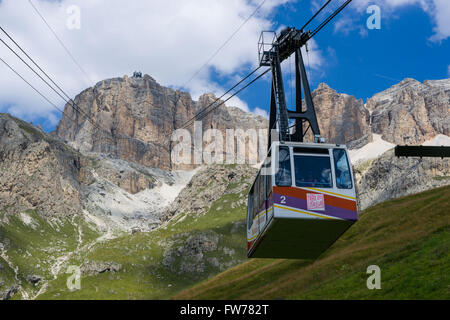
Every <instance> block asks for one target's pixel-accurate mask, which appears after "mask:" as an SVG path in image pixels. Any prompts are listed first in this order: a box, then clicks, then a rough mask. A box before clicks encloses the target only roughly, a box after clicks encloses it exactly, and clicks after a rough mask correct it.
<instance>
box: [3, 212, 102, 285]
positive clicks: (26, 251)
mask: <svg viewBox="0 0 450 320" xmlns="http://www.w3.org/2000/svg"><path fill="white" fill-rule="evenodd" d="M22 214H23V215H25V216H28V217H29V218H30V219H31V221H32V222H31V224H26V223H25V222H24V221H23V220H22V219H21V218H20V215H19V214H15V215H12V216H9V217H8V220H9V223H7V224H6V223H5V224H0V242H2V243H3V244H6V255H7V256H8V260H9V261H10V262H11V263H12V264H13V265H14V266H18V280H19V282H20V283H21V285H22V287H23V288H24V289H25V290H26V291H27V292H30V293H31V294H33V293H35V292H36V291H37V290H38V289H39V287H40V284H38V285H37V286H33V285H32V284H31V283H29V282H27V280H26V278H27V276H30V275H39V276H41V277H42V278H43V279H44V280H50V279H53V275H52V273H51V271H50V268H51V266H52V264H53V263H54V262H55V258H57V257H60V256H63V255H64V254H66V253H68V252H72V251H74V250H75V249H77V246H78V245H79V242H78V241H79V233H78V229H77V228H76V227H75V226H74V223H76V224H77V225H80V229H81V230H82V233H83V237H82V244H81V245H83V244H85V243H88V242H90V241H92V240H93V239H95V238H96V237H98V233H97V232H96V231H95V230H94V229H93V228H92V227H91V226H89V225H88V224H87V223H85V222H84V220H82V218H80V217H75V218H74V219H73V220H69V218H58V219H52V222H49V220H48V219H47V218H43V217H41V216H40V215H39V214H38V213H37V212H36V211H34V210H27V211H26V212H24V213H22ZM2 265H3V266H6V265H7V264H6V262H4V263H3V262H2ZM11 275H12V276H11ZM17 282H18V281H17V280H16V279H14V273H12V274H11V272H9V276H8V283H10V284H11V283H15V284H17ZM41 283H42V282H41Z"/></svg>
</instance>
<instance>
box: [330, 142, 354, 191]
mask: <svg viewBox="0 0 450 320" xmlns="http://www.w3.org/2000/svg"><path fill="white" fill-rule="evenodd" d="M333 158H334V170H335V172H336V185H337V187H338V188H339V189H352V188H353V185H352V177H351V175H350V166H349V164H348V158H347V153H346V152H345V150H343V149H334V150H333Z"/></svg>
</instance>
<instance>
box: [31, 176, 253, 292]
mask: <svg viewBox="0 0 450 320" xmlns="http://www.w3.org/2000/svg"><path fill="white" fill-rule="evenodd" d="M248 179H249V178H248V177H242V181H247V180H248ZM234 187H235V186H234V185H232V184H230V185H229V186H228V190H227V194H225V195H224V196H222V197H221V198H220V199H219V200H217V201H216V202H214V203H213V204H212V205H211V208H210V210H209V211H208V213H206V214H205V215H201V216H199V217H194V216H193V215H191V214H182V215H179V216H178V217H177V218H175V219H173V220H172V221H171V222H170V223H168V225H167V227H166V228H160V229H158V230H156V231H153V232H150V233H140V234H134V235H127V236H123V237H120V238H117V239H113V240H110V241H107V242H104V243H101V244H98V245H96V246H95V247H94V248H93V250H91V251H90V252H89V253H87V254H85V255H79V256H77V257H74V258H73V259H72V260H70V261H69V264H73V265H81V264H82V262H83V261H84V260H85V259H88V260H91V261H106V262H110V261H114V262H116V263H120V264H122V266H123V267H122V270H120V271H119V272H117V273H110V272H105V273H102V274H98V275H93V276H83V277H82V279H81V290H79V291H75V292H69V291H68V290H67V288H66V279H67V275H64V274H63V275H61V276H60V277H59V278H58V279H57V280H55V281H53V282H51V283H50V285H49V288H48V291H47V292H46V293H45V294H43V295H42V296H40V297H39V298H40V299H165V298H169V297H170V296H172V295H173V294H175V293H177V292H179V291H181V290H182V289H185V288H188V287H190V286H192V285H193V284H196V283H199V282H200V281H203V280H205V279H208V278H211V277H213V276H214V275H216V274H218V273H220V272H222V271H224V270H226V269H228V268H229V267H231V266H235V265H237V264H239V263H241V262H243V261H245V259H246V248H245V224H244V222H243V218H244V216H245V210H246V209H245V206H242V205H240V206H237V207H236V206H233V205H232V204H233V203H236V202H237V201H238V200H239V199H241V198H243V197H244V198H245V197H246V192H241V193H240V194H236V193H234V192H233V188H234ZM233 207H234V208H233ZM199 233H201V234H206V235H215V236H218V237H219V241H218V248H217V250H214V251H210V252H205V253H204V259H203V262H204V263H205V271H203V272H184V273H178V272H177V271H179V270H180V268H179V267H180V264H181V263H182V262H183V261H182V259H185V257H181V256H180V257H176V259H175V264H174V267H175V269H176V271H175V272H174V271H172V270H169V269H168V268H167V267H165V266H164V265H163V263H162V261H163V258H164V252H165V251H167V250H168V249H170V248H174V249H177V248H180V247H183V245H184V244H185V243H186V240H187V239H188V238H189V237H191V236H193V235H196V234H199ZM214 260H215V261H219V263H220V265H216V264H214V263H212V262H211V261H214Z"/></svg>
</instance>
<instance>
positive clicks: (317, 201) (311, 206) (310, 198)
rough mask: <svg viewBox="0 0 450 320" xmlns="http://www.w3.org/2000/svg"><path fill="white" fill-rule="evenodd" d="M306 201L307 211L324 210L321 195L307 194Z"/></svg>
mask: <svg viewBox="0 0 450 320" xmlns="http://www.w3.org/2000/svg"><path fill="white" fill-rule="evenodd" d="M306 200H307V201H306V202H307V207H308V210H322V211H324V210H325V201H324V198H323V194H320V193H319V194H317V193H307V194H306Z"/></svg>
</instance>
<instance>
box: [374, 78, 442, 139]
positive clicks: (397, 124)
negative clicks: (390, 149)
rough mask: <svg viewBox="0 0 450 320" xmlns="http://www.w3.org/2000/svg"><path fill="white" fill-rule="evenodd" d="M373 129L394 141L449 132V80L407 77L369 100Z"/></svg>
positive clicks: (427, 137) (424, 137) (384, 137)
mask: <svg viewBox="0 0 450 320" xmlns="http://www.w3.org/2000/svg"><path fill="white" fill-rule="evenodd" d="M366 107H367V109H368V110H369V111H370V113H371V115H370V119H371V120H370V123H371V127H372V132H373V133H377V134H381V135H382V136H383V139H384V140H386V141H389V142H392V143H395V144H409V145H415V144H422V143H423V142H425V141H427V140H430V139H432V138H434V137H435V136H436V135H437V134H444V135H447V136H449V135H450V79H444V80H434V81H424V82H423V83H420V82H418V81H416V80H414V79H405V80H403V81H402V82H400V83H398V84H396V85H394V86H392V87H391V88H389V89H387V90H385V91H383V92H380V93H378V94H376V95H374V96H373V97H372V98H370V99H368V100H367V104H366Z"/></svg>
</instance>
